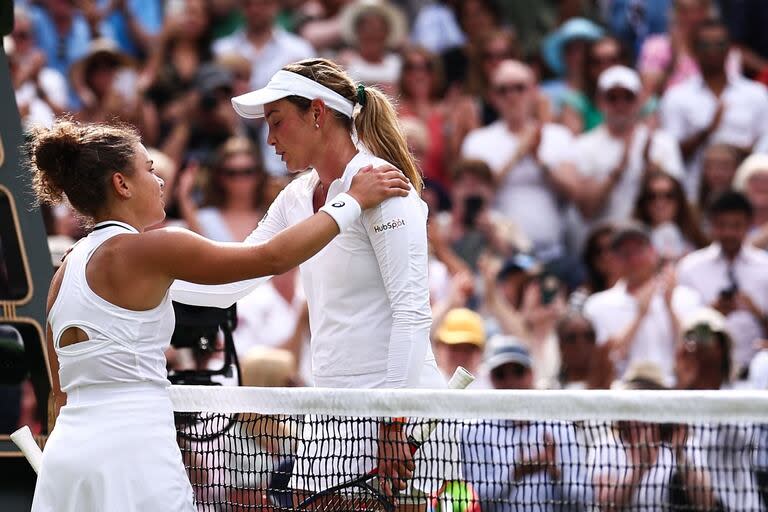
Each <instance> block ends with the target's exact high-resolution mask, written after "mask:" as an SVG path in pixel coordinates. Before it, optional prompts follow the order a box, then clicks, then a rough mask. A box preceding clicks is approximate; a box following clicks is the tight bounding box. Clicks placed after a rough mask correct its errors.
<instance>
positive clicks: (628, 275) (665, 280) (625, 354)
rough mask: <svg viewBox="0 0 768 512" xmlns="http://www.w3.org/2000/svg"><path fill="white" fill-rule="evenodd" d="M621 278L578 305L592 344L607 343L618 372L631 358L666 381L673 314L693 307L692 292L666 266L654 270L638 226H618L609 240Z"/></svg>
mask: <svg viewBox="0 0 768 512" xmlns="http://www.w3.org/2000/svg"><path fill="white" fill-rule="evenodd" d="M612 247H613V250H614V252H615V254H616V259H617V261H618V263H619V265H621V267H622V269H623V276H624V278H623V279H622V280H621V281H619V282H618V283H617V284H616V285H615V286H614V287H613V288H610V289H608V290H606V291H604V292H600V293H596V294H594V295H592V296H591V297H589V299H587V301H586V303H585V304H584V315H585V316H586V317H587V318H589V319H590V320H591V321H592V325H593V326H594V328H595V331H596V332H597V342H598V344H601V345H602V344H605V343H608V344H610V345H611V350H610V351H611V358H612V359H613V361H614V363H615V364H616V370H617V372H618V374H619V375H621V374H622V373H623V372H624V370H625V369H626V368H627V366H628V365H629V364H631V363H633V362H635V361H650V362H653V363H655V364H657V365H658V366H659V368H661V370H662V372H663V374H664V377H665V379H667V381H669V383H671V382H672V378H673V366H674V354H675V345H676V343H677V338H678V333H679V325H680V322H679V318H680V317H681V316H682V315H685V314H687V313H688V312H689V311H692V310H694V309H696V308H698V307H699V306H700V304H701V301H700V299H699V296H698V294H697V293H696V292H695V291H693V290H691V289H690V288H687V287H684V286H678V285H677V284H676V282H675V276H674V272H673V269H672V268H671V267H666V268H665V269H664V270H663V271H662V272H661V273H658V268H659V255H658V253H657V252H656V250H655V249H654V248H653V245H652V244H651V241H650V237H649V235H648V232H647V231H646V230H645V228H644V227H643V226H642V225H638V224H636V223H629V224H626V225H624V226H623V227H621V228H619V229H618V230H617V232H616V234H615V236H614V239H613V243H612Z"/></svg>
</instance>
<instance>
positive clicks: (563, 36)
mask: <svg viewBox="0 0 768 512" xmlns="http://www.w3.org/2000/svg"><path fill="white" fill-rule="evenodd" d="M604 33H605V31H604V30H603V29H602V28H601V27H600V26H599V25H597V24H596V23H594V22H592V21H590V20H588V19H586V18H571V19H570V20H568V21H566V22H565V23H563V24H562V25H561V26H560V28H558V29H557V30H556V31H555V32H553V33H552V34H550V35H549V36H547V38H546V39H544V42H542V44H541V54H542V55H543V56H544V61H545V62H546V63H547V65H548V66H549V67H550V69H551V70H552V71H554V72H555V73H556V74H557V75H558V76H562V75H563V74H564V73H565V62H564V61H563V47H565V45H566V44H567V43H569V42H571V41H576V40H579V39H581V40H585V41H595V40H596V39H600V38H601V37H603V34H604Z"/></svg>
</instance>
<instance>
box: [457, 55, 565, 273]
mask: <svg viewBox="0 0 768 512" xmlns="http://www.w3.org/2000/svg"><path fill="white" fill-rule="evenodd" d="M491 91H492V92H491V97H492V99H493V102H494V104H495V107H496V108H497V110H498V111H499V114H500V119H499V120H498V121H496V122H494V123H492V124H490V125H488V126H486V127H483V128H478V129H477V130H473V131H471V132H470V133H469V134H468V135H467V137H466V138H465V139H464V143H463V146H462V150H461V153H462V156H464V157H465V158H477V159H480V160H483V161H484V162H485V163H487V164H488V166H489V167H490V168H491V170H492V171H493V173H494V177H495V180H496V182H497V183H498V193H497V196H496V201H495V204H496V206H497V207H498V209H499V211H500V212H501V213H502V214H504V215H506V216H507V217H509V218H510V219H512V220H513V221H514V222H516V223H518V224H519V225H520V227H521V228H522V230H523V232H524V233H525V234H526V235H527V236H528V237H530V238H531V240H532V241H533V252H534V253H535V255H536V257H537V258H538V259H540V260H541V261H543V262H544V263H548V262H549V261H552V260H556V259H558V258H561V257H562V256H563V255H564V247H563V227H564V226H563V211H562V205H563V201H562V200H561V195H560V192H564V187H562V185H561V184H562V176H563V174H564V173H565V170H564V169H562V167H563V165H568V164H566V162H570V161H573V160H574V158H573V155H572V148H573V144H572V136H571V134H570V132H569V131H568V129H567V128H565V127H564V126H560V125H556V124H550V123H544V124H542V123H540V122H539V121H538V120H537V119H536V118H535V116H534V108H535V105H536V98H537V91H536V80H535V77H534V74H533V71H532V70H531V68H529V67H528V66H527V65H525V64H523V63H522V62H519V61H515V60H505V61H503V62H501V63H500V64H499V65H498V67H497V68H496V70H495V71H494V72H493V74H492V75H491Z"/></svg>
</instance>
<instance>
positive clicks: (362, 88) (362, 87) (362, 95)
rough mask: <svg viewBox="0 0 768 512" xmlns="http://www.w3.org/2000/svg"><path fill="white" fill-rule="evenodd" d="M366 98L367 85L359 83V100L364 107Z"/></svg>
mask: <svg viewBox="0 0 768 512" xmlns="http://www.w3.org/2000/svg"><path fill="white" fill-rule="evenodd" d="M365 100H366V98H365V85H363V84H357V102H358V103H359V104H360V105H362V106H363V107H364V106H365Z"/></svg>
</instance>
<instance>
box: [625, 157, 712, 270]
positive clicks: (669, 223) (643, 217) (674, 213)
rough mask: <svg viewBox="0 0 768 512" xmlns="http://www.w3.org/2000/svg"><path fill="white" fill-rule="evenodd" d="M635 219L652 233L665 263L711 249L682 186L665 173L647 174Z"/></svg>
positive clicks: (652, 238) (637, 203)
mask: <svg viewBox="0 0 768 512" xmlns="http://www.w3.org/2000/svg"><path fill="white" fill-rule="evenodd" d="M633 217H634V218H635V219H636V220H638V221H640V222H642V223H643V224H645V225H646V226H647V227H648V228H649V229H650V232H651V241H652V242H653V245H654V247H655V248H656V250H657V251H658V252H659V254H660V255H661V257H662V258H663V259H664V260H666V261H677V260H679V259H680V258H681V257H683V256H685V255H686V254H688V253H689V252H691V251H693V250H696V249H701V248H702V247H704V246H705V245H708V240H707V238H706V237H705V236H704V233H702V231H701V229H700V228H699V222H698V216H697V215H696V213H695V212H694V210H693V208H692V207H691V205H690V203H689V202H688V199H687V198H686V197H685V192H684V191H683V186H682V185H681V184H680V182H679V181H678V180H677V179H675V178H674V177H672V176H670V175H669V174H667V173H665V172H664V171H661V170H650V171H646V173H645V175H644V177H643V181H642V184H641V185H640V195H639V196H638V197H637V201H636V203H635V211H634V214H633Z"/></svg>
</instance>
